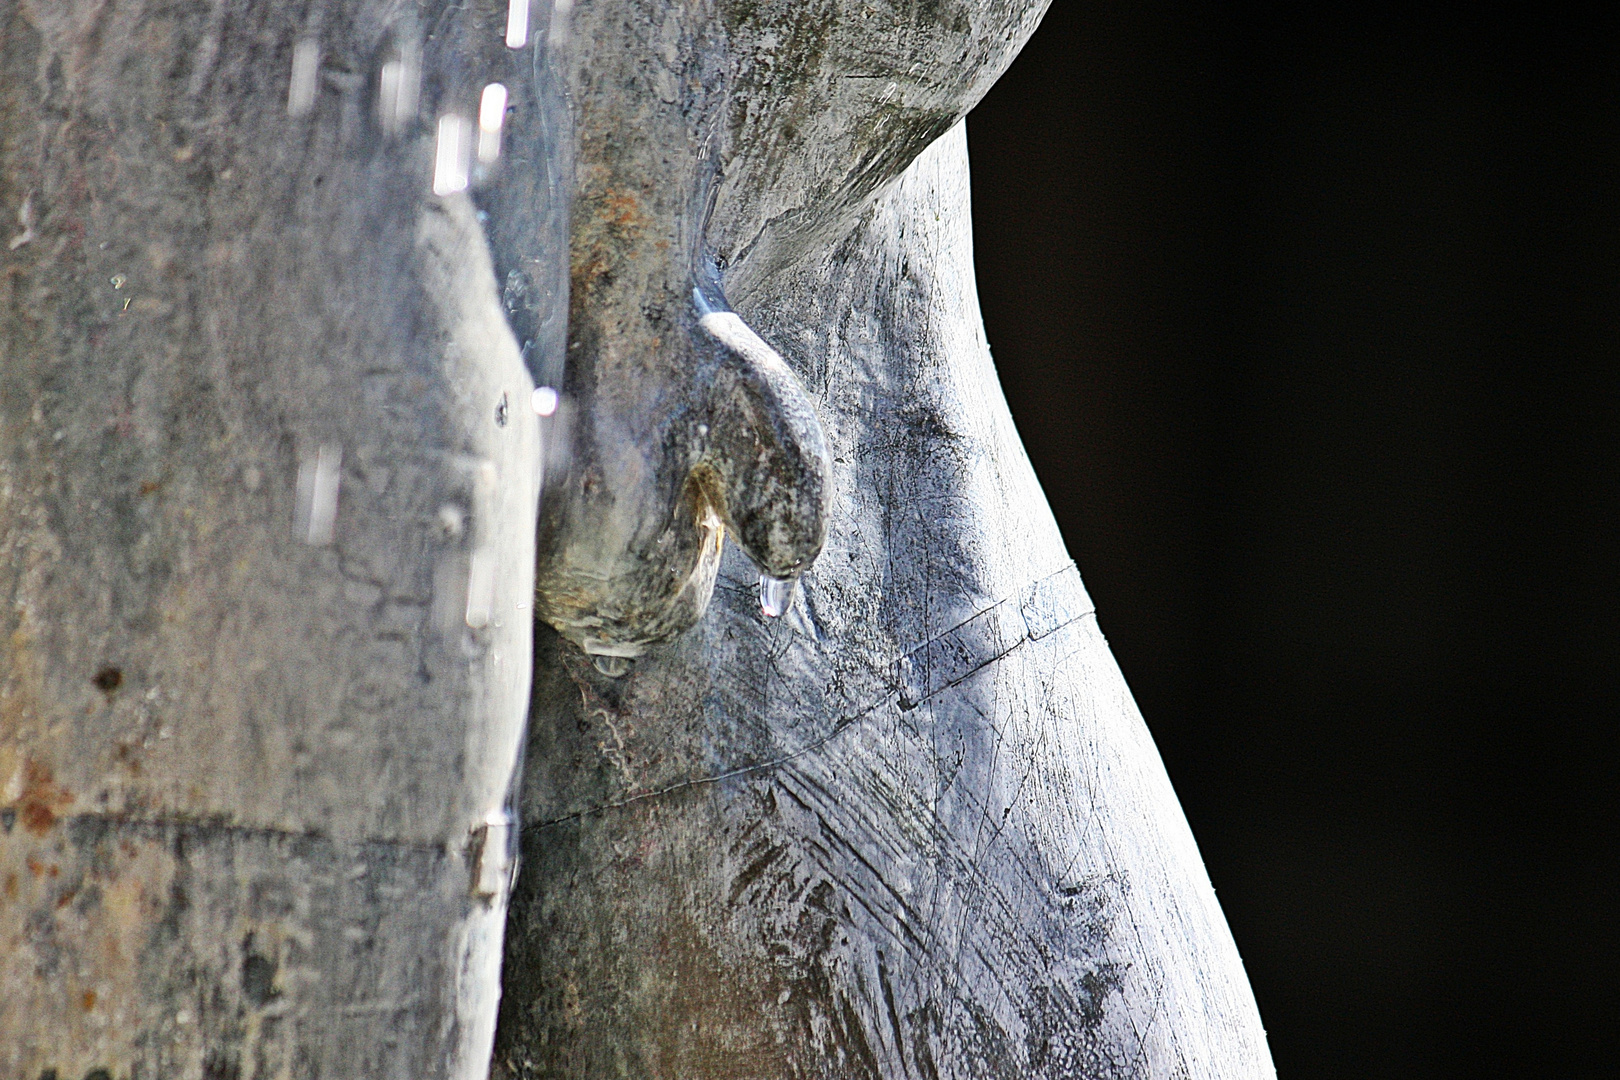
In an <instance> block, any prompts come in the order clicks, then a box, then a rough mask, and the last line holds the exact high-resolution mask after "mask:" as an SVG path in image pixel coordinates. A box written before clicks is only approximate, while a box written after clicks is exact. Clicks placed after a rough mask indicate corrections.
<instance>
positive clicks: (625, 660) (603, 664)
mask: <svg viewBox="0 0 1620 1080" xmlns="http://www.w3.org/2000/svg"><path fill="white" fill-rule="evenodd" d="M591 663H593V664H595V665H596V670H597V671H600V672H601V673H602V674H604V675H606V676H607V677H608V678H610V679H618V678H623V677H624V675H625V673H626V672H628V671H629V670H630V663H631V661H630V658H629V657H628V656H603V655H601V654H597V655H595V656H592V657H591Z"/></svg>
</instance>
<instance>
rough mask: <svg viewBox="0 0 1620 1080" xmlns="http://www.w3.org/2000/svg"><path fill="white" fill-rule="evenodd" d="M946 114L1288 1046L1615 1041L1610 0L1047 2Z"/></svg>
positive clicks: (1547, 1051)
mask: <svg viewBox="0 0 1620 1080" xmlns="http://www.w3.org/2000/svg"><path fill="white" fill-rule="evenodd" d="M1611 8H1612V5H1611ZM968 136H969V144H970V147H971V151H972V154H973V169H974V184H973V197H974V204H975V205H974V209H975V215H976V220H975V226H974V233H975V245H976V250H977V259H978V267H979V278H980V282H979V287H980V292H981V296H982V299H983V305H984V315H985V322H986V326H987V329H988V332H989V335H990V341H991V345H992V347H993V349H994V351H995V356H996V361H997V365H998V367H999V369H1000V371H1001V375H1002V380H1003V383H1004V385H1005V387H1006V391H1007V396H1008V398H1009V400H1010V402H1011V405H1012V409H1013V414H1014V416H1015V417H1016V418H1017V420H1018V424H1019V428H1020V430H1021V432H1022V434H1023V436H1024V439H1025V442H1026V444H1027V446H1028V448H1029V451H1030V454H1031V456H1032V457H1033V458H1034V460H1035V466H1036V469H1037V471H1038V472H1039V474H1040V477H1041V480H1042V482H1043V484H1044V485H1045V488H1046V491H1047V494H1048V496H1049V497H1050V499H1051V501H1052V505H1053V509H1054V510H1055V512H1056V514H1057V517H1058V521H1059V523H1060V524H1061V525H1062V527H1063V531H1064V535H1065V536H1066V538H1067V540H1068V543H1069V548H1070V551H1071V552H1072V554H1073V555H1074V557H1075V559H1076V561H1077V562H1078V563H1079V565H1080V569H1081V571H1082V573H1083V574H1084V576H1085V581H1086V585H1087V587H1088V588H1089V590H1090V591H1091V593H1092V596H1093V597H1094V598H1095V600H1096V602H1097V605H1098V609H1099V612H1100V617H1101V620H1102V626H1103V629H1104V630H1105V631H1106V632H1107V633H1108V635H1109V639H1110V641H1111V642H1112V644H1113V647H1114V650H1115V653H1116V655H1117V656H1118V658H1119V660H1120V663H1121V665H1122V666H1123V668H1124V670H1125V674H1126V677H1127V678H1128V679H1129V681H1130V683H1131V686H1132V688H1133V689H1134V691H1135V693H1136V695H1137V699H1138V701H1139V702H1140V704H1141V706H1142V710H1143V713H1144V714H1145V715H1146V717H1147V720H1148V724H1149V726H1150V727H1151V729H1152V731H1153V733H1154V736H1155V738H1156V740H1157V741H1158V745H1159V748H1160V750H1161V752H1162V753H1163V755H1164V759H1165V763H1166V765H1167V766H1168V768H1169V771H1170V776H1171V779H1172V780H1173V781H1174V782H1175V785H1176V789H1177V791H1178V792H1179V794H1180V796H1181V800H1182V804H1183V806H1184V807H1185V809H1186V812H1187V816H1188V818H1189V819H1190V821H1191V823H1192V827H1193V831H1194V833H1195V834H1196V836H1197V837H1198V840H1199V843H1200V845H1201V848H1202V851H1203V853H1204V857H1205V860H1206V862H1207V865H1208V867H1209V871H1210V876H1211V877H1212V879H1213V880H1214V883H1215V887H1216V890H1217V892H1218V894H1219V896H1220V898H1221V902H1222V905H1223V907H1224V909H1225V911H1226V914H1227V918H1228V920H1229V922H1230V924H1231V927H1232V931H1233V934H1234V935H1235V936H1236V938H1237V943H1238V947H1239V949H1240V950H1241V952H1242V953H1243V956H1244V960H1245V963H1246V965H1247V968H1248V971H1249V974H1250V977H1251V980H1252V983H1253V986H1254V990H1255V995H1256V997H1257V999H1258V1000H1259V1004H1260V1011H1261V1015H1262V1018H1263V1019H1264V1021H1265V1024H1266V1028H1267V1030H1268V1032H1269V1035H1270V1039H1271V1045H1272V1051H1273V1054H1274V1056H1275V1059H1276V1062H1277V1066H1278V1069H1279V1073H1280V1074H1281V1075H1282V1076H1283V1077H1284V1078H1285V1080H1296V1078H1298V1080H1303V1078H1316V1077H1357V1078H1362V1077H1382V1076H1390V1077H1412V1078H1423V1077H1485V1076H1513V1077H1567V1076H1576V1075H1584V1076H1620V1009H1617V1002H1620V948H1617V939H1620V931H1617V923H1620V905H1617V904H1616V902H1615V896H1616V888H1617V886H1620V874H1617V872H1616V871H1617V868H1620V846H1617V841H1620V835H1617V834H1620V828H1617V821H1620V819H1617V815H1616V813H1615V805H1616V804H1615V800H1614V799H1613V797H1612V794H1611V789H1612V788H1613V787H1614V785H1615V783H1616V778H1615V774H1616V767H1617V765H1620V754H1617V753H1616V750H1617V745H1616V744H1617V741H1620V734H1617V732H1620V722H1617V721H1620V708H1617V704H1620V702H1617V698H1620V513H1617V511H1620V349H1617V347H1616V346H1617V344H1620V182H1617V181H1620V22H1617V20H1616V19H1615V18H1613V17H1612V15H1611V16H1610V17H1608V18H1607V19H1606V21H1602V22H1597V21H1584V20H1583V18H1577V17H1560V16H1557V15H1554V14H1551V13H1549V12H1548V11H1546V10H1543V9H1538V13H1537V14H1535V15H1526V16H1523V17H1514V16H1504V15H1502V14H1501V13H1499V12H1497V11H1496V10H1495V9H1491V10H1488V11H1487V10H1480V11H1476V12H1474V13H1473V14H1471V15H1468V16H1464V17H1454V16H1451V15H1442V14H1434V13H1423V12H1416V11H1414V10H1408V11H1406V12H1404V13H1401V14H1394V13H1382V14H1380V13H1377V12H1375V11H1373V10H1372V9H1369V8H1366V7H1362V8H1357V9H1354V10H1342V11H1339V10H1334V9H1332V8H1328V7H1321V6H1308V11H1305V12H1299V11H1296V12H1268V11H1262V10H1259V9H1250V8H1245V7H1242V6H1219V5H1176V4H1167V3H1153V2H1150V3H1119V4H1099V3H1089V2H1088V3H1076V2H1073V0H1057V2H1056V4H1054V6H1053V9H1052V10H1051V11H1050V13H1049V14H1048V15H1047V18H1046V22H1045V24H1044V25H1043V27H1042V28H1041V30H1040V31H1038V32H1037V33H1036V35H1035V37H1034V39H1033V40H1032V41H1031V43H1030V45H1029V47H1028V48H1027V49H1026V51H1025V53H1024V54H1023V56H1022V57H1021V58H1020V59H1019V60H1018V61H1017V63H1016V64H1015V65H1014V66H1013V68H1012V70H1011V71H1010V72H1009V73H1008V74H1007V75H1006V77H1005V78H1004V79H1003V80H1002V82H1001V83H1000V84H998V86H997V87H996V88H995V89H994V90H993V91H992V92H991V94H990V96H989V97H988V98H987V99H986V101H985V102H984V103H983V104H982V105H981V106H980V107H979V109H978V110H977V111H975V112H974V114H973V115H972V117H971V118H970V120H969V122H968Z"/></svg>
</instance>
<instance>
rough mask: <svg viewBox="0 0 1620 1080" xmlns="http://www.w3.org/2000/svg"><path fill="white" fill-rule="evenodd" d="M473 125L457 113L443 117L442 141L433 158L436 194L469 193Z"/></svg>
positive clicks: (440, 126) (440, 124)
mask: <svg viewBox="0 0 1620 1080" xmlns="http://www.w3.org/2000/svg"><path fill="white" fill-rule="evenodd" d="M471 150H472V125H471V124H469V123H468V122H467V121H466V120H463V119H462V118H461V117H459V116H455V115H453V114H449V113H447V114H445V115H444V116H441V117H439V139H438V144H437V148H436V149H435V151H434V155H433V194H435V195H438V196H441V197H442V196H445V195H454V194H455V193H456V192H458V191H466V190H467V182H468V179H469V178H468V172H467V170H468V166H469V162H468V157H469V156H470V151H471Z"/></svg>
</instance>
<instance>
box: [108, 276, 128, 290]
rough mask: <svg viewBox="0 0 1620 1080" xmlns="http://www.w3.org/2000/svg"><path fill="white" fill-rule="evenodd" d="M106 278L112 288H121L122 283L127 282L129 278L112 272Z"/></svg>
mask: <svg viewBox="0 0 1620 1080" xmlns="http://www.w3.org/2000/svg"><path fill="white" fill-rule="evenodd" d="M107 280H108V282H110V283H111V284H112V287H113V288H115V289H122V288H123V287H124V283H125V282H127V281H128V280H129V278H127V277H125V276H124V275H123V274H114V275H113V276H112V277H110V278H108V279H107Z"/></svg>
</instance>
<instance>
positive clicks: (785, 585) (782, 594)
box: [759, 574, 799, 619]
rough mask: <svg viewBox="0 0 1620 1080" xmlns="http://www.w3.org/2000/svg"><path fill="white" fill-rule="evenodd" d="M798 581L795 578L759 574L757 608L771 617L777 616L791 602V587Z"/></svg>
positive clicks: (785, 609)
mask: <svg viewBox="0 0 1620 1080" xmlns="http://www.w3.org/2000/svg"><path fill="white" fill-rule="evenodd" d="M798 583H799V582H798V579H797V578H790V577H772V576H771V575H769V574H761V575H759V609H760V610H761V611H763V612H764V613H765V614H766V615H768V616H770V617H771V618H773V619H774V618H777V617H778V616H780V615H781V614H782V613H783V612H785V611H787V609H788V605H789V604H791V603H792V602H793V587H794V586H795V585H797V584H798Z"/></svg>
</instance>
